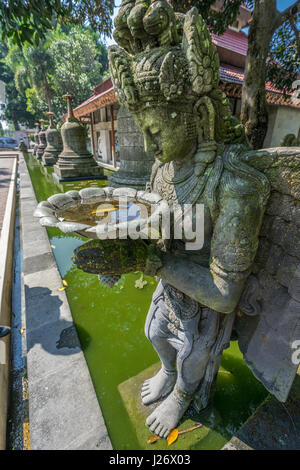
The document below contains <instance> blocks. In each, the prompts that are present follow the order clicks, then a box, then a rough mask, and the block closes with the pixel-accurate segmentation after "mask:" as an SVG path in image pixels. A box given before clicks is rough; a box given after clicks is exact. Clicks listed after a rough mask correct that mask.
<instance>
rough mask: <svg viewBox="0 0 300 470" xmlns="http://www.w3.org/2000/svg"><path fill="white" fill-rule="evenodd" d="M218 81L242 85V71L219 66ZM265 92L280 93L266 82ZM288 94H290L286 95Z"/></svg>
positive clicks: (232, 67)
mask: <svg viewBox="0 0 300 470" xmlns="http://www.w3.org/2000/svg"><path fill="white" fill-rule="evenodd" d="M219 70H220V80H222V81H224V82H230V83H238V84H240V85H242V83H243V81H244V70H243V69H240V68H238V67H234V66H233V65H228V64H220V69H219ZM266 90H267V91H272V92H273V93H282V92H281V91H280V90H278V89H277V88H276V87H275V86H274V85H272V83H271V82H266ZM287 94H290V93H287Z"/></svg>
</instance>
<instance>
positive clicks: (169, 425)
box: [146, 339, 210, 438]
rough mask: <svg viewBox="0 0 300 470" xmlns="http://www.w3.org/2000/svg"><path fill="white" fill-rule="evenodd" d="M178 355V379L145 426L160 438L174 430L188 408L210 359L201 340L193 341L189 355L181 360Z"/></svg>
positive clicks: (208, 352)
mask: <svg viewBox="0 0 300 470" xmlns="http://www.w3.org/2000/svg"><path fill="white" fill-rule="evenodd" d="M180 356H181V354H180V353H179V354H178V360H177V370H178V377H177V381H176V385H175V387H174V389H173V391H172V393H171V394H170V395H169V396H168V397H167V398H166V399H165V400H164V401H163V402H162V403H161V404H160V405H159V406H158V407H157V408H156V409H155V410H154V411H153V413H152V414H151V415H150V416H149V417H148V419H147V421H146V424H147V425H148V426H149V428H150V430H151V431H152V432H153V433H155V434H158V435H159V436H160V437H164V438H166V437H167V436H168V435H169V433H170V431H171V430H172V429H174V428H176V426H177V424H178V422H179V421H180V419H181V418H182V416H183V415H184V413H185V411H186V410H187V408H188V407H189V405H190V403H191V401H192V399H193V397H194V393H195V391H196V390H197V388H198V386H199V383H200V381H201V379H202V378H203V377H204V374H205V370H206V366H207V364H208V362H209V358H210V348H206V349H203V345H202V344H201V339H199V340H198V341H195V342H194V344H193V350H192V352H191V354H190V355H189V356H188V357H186V358H184V359H182V358H181V357H180Z"/></svg>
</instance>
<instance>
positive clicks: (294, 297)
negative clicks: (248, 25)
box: [109, 0, 300, 438]
mask: <svg viewBox="0 0 300 470" xmlns="http://www.w3.org/2000/svg"><path fill="white" fill-rule="evenodd" d="M125 4H126V10H125ZM148 4H149V3H147V2H146V1H140V0H137V2H136V4H135V5H134V3H133V2H132V1H130V2H129V1H123V6H122V9H123V10H122V9H121V10H120V12H119V15H118V20H117V21H116V30H115V33H114V37H115V39H116V40H117V41H118V40H119V37H121V36H122V38H123V37H124V31H126V38H127V40H128V44H129V42H130V41H132V40H131V38H133V39H134V40H135V41H136V44H138V46H136V47H131V46H130V47H125V42H124V41H123V39H122V40H120V44H121V46H123V47H124V49H123V48H120V47H118V46H111V47H110V48H109V60H110V68H111V75H112V79H113V83H114V87H115V92H116V95H117V97H118V100H119V102H120V104H121V105H123V106H127V107H128V109H129V110H130V112H131V113H132V115H133V116H134V118H135V120H136V122H137V123H138V125H139V126H140V128H141V130H142V132H143V135H144V145H145V151H146V152H147V153H149V154H152V155H154V156H155V158H156V162H155V163H154V165H153V169H152V175H151V181H150V184H149V188H148V189H149V190H150V191H151V190H153V191H155V192H158V193H159V194H160V195H161V196H162V197H163V198H164V199H166V200H167V201H168V202H169V204H170V205H176V204H179V205H180V206H182V205H183V204H187V203H189V204H192V205H193V206H195V205H196V204H200V203H202V204H204V207H205V209H204V210H205V212H204V222H205V224H204V230H205V238H204V240H205V241H204V246H203V248H202V249H201V250H198V251H191V250H187V249H186V248H185V240H176V239H171V240H166V241H164V242H163V243H162V245H161V251H160V255H159V260H157V259H156V261H155V263H156V264H155V266H156V268H155V274H156V275H157V276H158V278H160V283H159V285H158V287H157V289H156V291H155V293H154V295H153V300H152V304H151V307H150V310H149V313H148V316H147V320H146V325H145V333H146V335H147V337H148V338H149V340H150V341H151V343H152V345H153V347H154V348H155V350H156V352H157V354H158V356H159V358H160V360H161V369H160V371H159V372H158V374H157V375H156V376H155V377H153V378H150V379H149V380H147V381H146V382H145V383H144V385H143V387H142V392H141V396H142V401H143V403H144V404H145V405H149V404H151V403H153V402H156V401H159V400H162V401H161V402H160V404H159V405H158V406H157V408H156V409H155V410H154V411H153V412H152V413H151V414H150V416H149V417H148V419H147V425H148V426H149V428H150V430H151V431H152V432H155V433H156V434H157V435H159V436H161V437H164V438H166V437H167V436H168V434H169V432H170V431H171V430H172V429H173V428H175V427H176V426H177V424H178V422H179V421H180V419H181V418H182V416H183V414H184V413H185V411H186V410H187V408H188V407H189V406H190V405H191V404H193V405H194V406H195V407H196V409H197V410H198V411H200V410H202V409H204V408H205V407H206V406H207V405H208V403H209V402H210V400H211V398H212V393H213V389H214V384H215V381H216V376H217V372H218V368H219V365H220V361H221V357H222V352H223V350H224V349H225V348H227V347H228V345H229V342H230V339H231V337H232V335H237V336H238V338H239V340H240V347H241V349H242V352H243V353H244V357H245V360H246V362H247V364H248V365H249V367H251V369H252V370H253V372H254V373H255V375H256V376H257V377H258V378H259V380H261V381H262V383H263V384H264V385H265V386H266V388H268V390H269V391H270V392H271V393H273V394H275V396H277V398H278V399H280V400H282V401H285V400H286V398H287V395H288V392H289V389H290V387H291V384H292V382H293V378H294V376H295V373H296V369H297V365H295V364H293V363H292V361H291V359H290V358H291V355H292V352H293V351H292V349H291V342H292V341H291V340H292V339H293V338H294V339H297V338H298V339H299V338H300V331H299V317H300V295H299V291H300V290H299V279H300V275H299V272H300V268H299V262H300V261H299V253H300V250H299V247H300V237H299V229H298V231H297V224H298V226H299V210H300V209H299V207H300V206H299V198H300V189H299V186H300V184H299V169H300V159H299V154H300V149H299V151H298V152H295V151H294V152H293V155H289V158H287V159H286V160H285V161H284V159H283V158H282V157H281V155H280V152H279V151H278V152H277V151H276V150H277V149H274V151H258V152H257V151H253V150H252V149H251V147H250V146H249V144H248V141H247V139H246V136H245V133H244V129H243V126H241V125H240V124H239V123H238V122H237V121H236V120H235V119H234V118H233V117H232V116H231V114H230V108H229V102H228V100H227V98H226V96H225V95H224V93H223V92H222V91H221V90H220V89H219V88H218V83H219V58H218V54H217V51H216V47H215V46H214V44H213V43H212V40H211V37H210V34H209V32H208V30H207V28H206V25H205V23H204V21H203V19H202V18H201V16H200V15H199V14H198V12H197V9H196V8H192V9H191V10H190V11H189V12H188V13H187V14H186V15H185V18H184V23H183V27H182V29H181V34H180V33H179V32H180V28H178V27H175V24H174V23H175V16H174V13H173V11H172V8H171V7H170V6H169V4H168V3H167V2H166V1H165V0H155V1H152V2H151V5H149V8H148V9H147V5H148ZM129 9H130V12H129ZM176 21H177V20H176ZM126 23H127V25H128V28H127V29H126ZM121 24H122V28H121V26H120V30H119V25H121ZM181 24H182V23H181ZM129 33H130V34H131V36H130V35H129ZM138 40H139V42H138ZM128 44H127V45H128ZM132 44H133V43H132ZM295 154H297V155H296V156H295ZM292 157H293V158H292ZM270 189H272V194H273V195H274V194H276V198H277V199H276V200H277V206H276V207H277V209H276V208H275V206H274V204H273V213H272V208H271V215H270V214H269V215H268V216H265V218H264V224H265V221H266V220H267V221H268V224H269V225H268V226H267V228H266V227H264V232H263V233H265V232H266V231H267V232H268V230H269V232H270V233H271V235H270V233H269V234H267V236H266V235H263V236H262V238H261V239H259V233H260V230H261V225H262V221H263V216H264V212H265V209H266V206H267V203H268V200H269V196H270ZM282 200H285V201H286V203H285V207H286V208H288V211H289V216H287V215H286V216H283V217H284V220H283V219H282V223H284V224H285V225H286V226H285V230H286V231H287V233H288V232H289V231H292V232H293V237H294V238H293V240H294V241H293V242H292V241H291V242H290V244H288V243H286V244H284V243H281V241H280V240H277V241H276V242H275V238H276V236H275V228H274V227H273V232H272V224H273V225H274V224H275V221H276V222H277V223H279V222H280V220H281V219H280V217H281V216H280V215H279V207H280V201H282ZM268 208H269V206H268ZM276 211H277V212H276ZM296 213H297V214H298V215H297V216H296ZM275 216H276V217H275ZM287 217H288V219H287ZM297 217H298V218H297ZM278 221H279V222H278ZM279 225H280V223H279ZM277 235H278V237H279V236H280V230H279V231H277ZM290 240H292V235H291V234H290ZM263 241H264V242H265V243H269V245H270V246H271V249H272V247H273V248H274V244H275V243H278V246H283V247H285V248H284V250H285V251H282V254H283V255H284V256H287V257H289V262H290V263H291V266H293V270H292V274H291V276H290V278H289V280H287V281H286V284H285V286H284V294H285V297H284V302H285V304H284V305H282V302H283V300H282V301H281V307H280V308H281V311H282V312H283V313H284V316H283V317H280V313H279V312H278V298H277V297H278V296H277V294H276V292H278V290H276V289H278V285H279V282H280V281H278V277H276V276H277V274H276V267H274V272H273V274H272V275H271V274H270V275H269V274H268V269H267V268H266V260H263V261H262V260H261V259H260V258H258V261H257V262H255V263H254V260H255V256H256V252H257V248H258V245H260V247H261V246H262V243H263ZM293 243H294V244H296V246H297V250H298V252H296V250H294V249H292V248H291V246H293ZM270 246H269V247H268V249H270ZM289 250H290V251H289ZM262 251H263V252H264V253H265V254H266V251H264V250H262ZM260 256H261V255H260ZM254 268H255V269H254ZM254 273H255V275H254ZM297 273H298V274H297ZM267 275H268V276H269V277H268V276H267ZM266 276H267V277H268V283H267V281H266ZM297 276H298V277H297ZM293 283H294V287H293ZM296 284H297V286H298V287H297V288H296ZM280 287H282V284H281V285H280ZM282 288H283V287H282ZM264 289H267V291H268V295H269V297H268V299H266V298H264V296H262V292H264ZM272 293H273V296H275V297H276V298H277V304H275V303H274V302H273V301H272ZM258 299H260V302H259V301H258ZM266 317H267V318H266ZM287 324H288V325H289V327H288V328H286V325H287ZM280 327H282V329H281V330H280V339H278V328H280ZM297 334H298V337H297ZM264 337H265V338H266V340H265V341H266V342H265V343H264V341H263V340H262V339H261V338H264ZM262 343H264V344H262ZM266 345H267V346H266ZM276 345H277V346H278V345H279V349H280V348H281V351H283V349H284V348H285V352H284V353H283V355H284V361H285V364H284V367H283V366H282V364H283V357H281V363H280V365H279V364H278V362H275V360H274V359H272V354H270V351H273V353H274V351H276V352H275V353H274V354H275V355H276V354H277V359H278V358H279V359H280V353H278V351H277V350H278V347H277V346H276ZM280 345H281V346H280ZM268 347H269V350H268ZM264 348H265V349H264ZM255 351H260V352H261V355H257V354H256V352H255ZM288 354H290V356H289V357H287V356H288ZM266 357H267V360H268V361H269V362H267V360H266ZM253 358H254V359H253ZM283 370H284V372H283Z"/></svg>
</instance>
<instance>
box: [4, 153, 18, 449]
mask: <svg viewBox="0 0 300 470" xmlns="http://www.w3.org/2000/svg"><path fill="white" fill-rule="evenodd" d="M0 156H1V158H3V157H8V158H15V161H14V163H13V169H12V174H11V181H10V185H9V190H8V194H7V200H6V207H5V213H4V219H3V226H2V231H1V237H0V256H1V262H0V324H1V325H7V326H9V325H10V324H11V296H12V268H13V247H14V225H15V207H16V180H17V178H16V174H17V159H18V152H5V154H3V155H2V154H0ZM9 357H10V335H8V336H7V337H5V338H3V339H1V340H0V450H4V449H5V448H6V423H7V406H8V381H9Z"/></svg>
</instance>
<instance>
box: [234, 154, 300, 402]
mask: <svg viewBox="0 0 300 470" xmlns="http://www.w3.org/2000/svg"><path fill="white" fill-rule="evenodd" d="M245 159H246V162H247V163H248V164H250V165H251V166H253V167H255V168H256V169H258V170H260V171H261V172H263V173H264V174H265V175H266V176H267V177H268V179H269V181H270V184H271V195H270V198H269V201H268V204H267V207H266V211H265V215H264V220H263V224H262V228H261V232H260V241H259V248H258V251H257V255H256V258H255V263H254V267H253V273H254V274H255V276H256V279H257V280H258V285H257V287H258V297H257V300H258V302H259V303H260V306H261V312H260V313H259V314H258V315H254V316H253V313H252V315H251V312H247V311H246V310H245V309H243V302H242V303H241V304H240V309H241V310H244V312H245V313H246V314H245V313H243V312H241V313H240V314H238V316H237V320H236V324H235V330H236V332H237V334H238V341H239V346H240V349H241V351H242V353H243V355H244V359H245V362H246V364H247V365H248V366H249V367H250V369H251V370H252V372H253V373H254V375H255V376H256V377H257V378H258V379H259V380H260V381H261V382H262V383H263V385H264V386H265V387H266V388H267V390H268V391H269V392H270V393H272V394H273V395H275V397H276V398H277V399H278V400H280V401H282V402H284V401H286V399H287V397H288V394H289V391H290V388H291V386H292V383H293V380H294V377H295V374H296V371H297V368H298V366H299V364H297V360H296V359H297V354H295V352H296V351H295V347H296V343H295V342H296V341H297V340H298V341H299V340H300V148H299V147H298V148H288V147H285V148H283V147H279V148H274V149H268V150H260V151H253V152H248V153H247V154H246V157H245ZM252 280H253V278H252ZM249 281H251V276H250V278H249ZM256 282H257V281H256ZM250 290H251V289H250ZM246 291H247V288H246ZM242 300H243V299H242ZM250 315H251V316H250ZM298 347H299V343H298ZM298 357H299V354H298Z"/></svg>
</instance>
